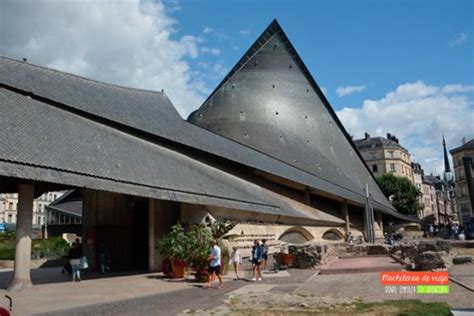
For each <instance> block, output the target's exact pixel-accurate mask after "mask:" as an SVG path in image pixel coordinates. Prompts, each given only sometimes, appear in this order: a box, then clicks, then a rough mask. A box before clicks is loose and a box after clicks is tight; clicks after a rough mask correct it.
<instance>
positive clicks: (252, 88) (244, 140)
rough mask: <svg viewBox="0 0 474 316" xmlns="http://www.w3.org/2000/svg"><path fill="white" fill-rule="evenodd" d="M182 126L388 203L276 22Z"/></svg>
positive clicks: (385, 203) (382, 202)
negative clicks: (201, 129)
mask: <svg viewBox="0 0 474 316" xmlns="http://www.w3.org/2000/svg"><path fill="white" fill-rule="evenodd" d="M188 121H190V122H192V123H194V124H196V125H198V126H201V127H204V128H206V129H208V130H211V131H213V132H215V133H217V134H220V135H223V136H225V137H227V138H230V139H233V140H235V141H237V142H239V143H241V144H244V145H246V146H248V147H251V148H253V149H256V150H258V151H261V152H263V153H265V154H268V155H270V156H272V157H275V158H277V159H279V160H281V161H284V162H285V163H287V164H290V165H293V166H295V167H297V168H300V169H302V170H304V171H306V172H308V173H311V174H313V175H315V176H317V177H319V178H321V179H324V180H326V181H328V182H330V183H333V184H335V185H337V186H342V187H343V188H345V189H347V190H349V191H352V192H356V193H358V194H361V195H365V193H364V190H365V184H366V183H367V184H368V185H369V191H370V193H371V195H372V198H373V199H374V200H376V201H378V202H379V203H381V204H384V205H387V206H388V205H390V204H389V202H388V201H387V200H386V198H385V196H384V195H383V193H382V192H381V190H380V188H379V187H378V186H377V184H376V182H375V179H374V178H373V176H372V174H371V173H370V171H369V170H368V168H367V166H366V165H365V163H364V162H363V159H362V157H361V156H360V154H359V153H358V151H357V149H356V148H355V147H354V145H353V143H352V141H351V140H350V137H349V136H348V134H347V132H346V131H345V129H344V127H343V125H342V124H341V122H340V121H339V119H338V118H337V116H336V114H335V113H334V111H333V109H332V108H331V106H330V104H329V102H328V101H327V100H326V98H325V97H324V95H323V93H322V92H321V90H320V88H319V87H318V85H317V84H316V82H315V81H314V79H313V78H312V77H311V75H310V73H309V71H308V69H307V68H306V67H305V66H304V64H303V62H302V60H301V59H300V58H299V56H298V54H297V53H296V51H295V49H294V48H293V46H292V45H291V43H290V42H289V40H288V38H287V37H286V35H285V34H284V32H283V30H282V29H281V27H280V26H279V25H278V23H277V22H276V21H274V22H273V23H272V24H271V25H270V26H269V27H268V28H267V30H266V31H265V32H264V33H263V34H262V35H261V36H260V38H259V39H258V40H257V41H256V42H255V44H254V45H253V46H252V47H251V48H250V49H249V51H248V52H247V53H246V54H245V55H244V57H243V58H242V59H241V60H240V61H239V62H238V63H237V65H236V66H235V67H234V68H233V69H232V70H231V71H230V73H229V74H228V75H227V76H226V78H225V79H224V80H223V81H222V83H221V84H220V85H219V86H218V87H217V88H216V90H215V91H214V92H213V93H212V94H211V96H210V97H209V98H208V99H207V100H206V101H205V102H204V104H203V105H202V106H201V107H200V108H199V110H197V111H195V112H193V113H192V114H191V115H190V117H189V118H188Z"/></svg>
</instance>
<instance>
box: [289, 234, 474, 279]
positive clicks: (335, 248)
mask: <svg viewBox="0 0 474 316" xmlns="http://www.w3.org/2000/svg"><path fill="white" fill-rule="evenodd" d="M452 244H453V243H452V242H451V241H448V240H425V241H424V240H422V241H408V242H404V243H400V244H396V245H394V246H389V245H386V244H352V245H348V244H347V243H345V242H331V243H328V242H313V243H307V244H303V245H289V246H288V251H289V254H290V255H292V256H293V267H294V268H299V269H310V268H314V267H317V266H322V265H325V264H327V263H329V262H331V261H334V260H336V259H338V258H340V257H350V256H371V255H391V256H392V257H393V258H395V259H396V260H397V261H399V262H400V263H402V264H403V263H405V264H406V265H407V269H409V270H414V271H430V270H433V269H446V268H449V267H450V266H451V265H453V264H465V263H472V260H473V258H472V257H471V256H455V255H454V254H453V253H452V252H451V249H452ZM472 245H474V243H473V244H472ZM468 246H469V245H468Z"/></svg>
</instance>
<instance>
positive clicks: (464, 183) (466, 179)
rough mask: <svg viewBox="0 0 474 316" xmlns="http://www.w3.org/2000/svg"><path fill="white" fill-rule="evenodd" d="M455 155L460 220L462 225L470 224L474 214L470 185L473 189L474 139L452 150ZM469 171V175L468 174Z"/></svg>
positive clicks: (454, 163)
mask: <svg viewBox="0 0 474 316" xmlns="http://www.w3.org/2000/svg"><path fill="white" fill-rule="evenodd" d="M450 153H451V155H453V165H454V176H455V188H456V200H457V208H458V214H459V219H460V221H461V223H468V222H470V221H471V218H472V217H473V216H474V214H473V211H472V209H473V206H472V205H471V203H472V199H473V197H472V196H471V194H473V192H472V190H473V189H474V188H471V192H470V191H469V184H470V185H471V187H472V186H473V185H474V183H473V174H474V171H473V161H474V139H471V140H470V141H468V142H465V141H463V144H462V145H461V146H459V147H457V148H454V149H451V150H450ZM466 171H467V174H466Z"/></svg>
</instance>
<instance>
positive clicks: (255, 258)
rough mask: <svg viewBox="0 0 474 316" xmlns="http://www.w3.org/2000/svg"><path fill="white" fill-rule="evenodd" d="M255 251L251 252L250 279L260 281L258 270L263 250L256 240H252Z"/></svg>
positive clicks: (260, 273) (260, 276) (260, 275)
mask: <svg viewBox="0 0 474 316" xmlns="http://www.w3.org/2000/svg"><path fill="white" fill-rule="evenodd" d="M253 244H254V247H255V251H254V252H253V254H252V272H253V278H252V281H262V272H261V271H260V264H261V262H262V255H263V250H262V246H260V243H259V242H258V240H255V241H254V242H253Z"/></svg>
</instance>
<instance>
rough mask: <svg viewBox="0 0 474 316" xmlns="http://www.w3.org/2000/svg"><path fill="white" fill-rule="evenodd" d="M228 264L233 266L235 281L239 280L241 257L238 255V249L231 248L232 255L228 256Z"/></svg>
mask: <svg viewBox="0 0 474 316" xmlns="http://www.w3.org/2000/svg"><path fill="white" fill-rule="evenodd" d="M229 264H231V265H233V266H234V272H235V280H238V279H239V268H240V265H241V264H242V256H241V255H240V251H239V249H237V247H232V253H231V255H230V260H229Z"/></svg>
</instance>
